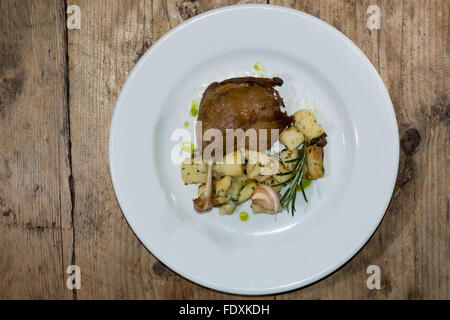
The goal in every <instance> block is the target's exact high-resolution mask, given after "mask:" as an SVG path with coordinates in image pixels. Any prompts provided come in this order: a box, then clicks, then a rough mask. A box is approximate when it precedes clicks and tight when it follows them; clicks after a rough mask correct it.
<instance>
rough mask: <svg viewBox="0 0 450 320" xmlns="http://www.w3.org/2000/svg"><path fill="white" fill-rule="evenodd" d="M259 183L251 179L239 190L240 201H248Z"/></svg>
mask: <svg viewBox="0 0 450 320" xmlns="http://www.w3.org/2000/svg"><path fill="white" fill-rule="evenodd" d="M257 186H258V185H257V184H256V182H255V181H250V182H249V183H247V184H246V185H245V186H244V187H243V188H242V189H241V191H240V192H239V196H238V203H241V202H244V201H247V200H248V199H250V197H251V196H252V193H253V190H255V189H256V187H257Z"/></svg>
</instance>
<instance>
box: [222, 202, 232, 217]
mask: <svg viewBox="0 0 450 320" xmlns="http://www.w3.org/2000/svg"><path fill="white" fill-rule="evenodd" d="M235 209H236V204H235V203H233V202H227V203H225V204H224V205H223V206H221V207H220V209H219V213H220V214H222V215H224V214H233V213H234V210H235Z"/></svg>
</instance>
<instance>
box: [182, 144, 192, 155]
mask: <svg viewBox="0 0 450 320" xmlns="http://www.w3.org/2000/svg"><path fill="white" fill-rule="evenodd" d="M181 150H183V151H184V152H186V153H189V154H190V155H192V154H193V153H194V150H195V146H194V145H193V144H192V143H191V142H189V141H183V142H181Z"/></svg>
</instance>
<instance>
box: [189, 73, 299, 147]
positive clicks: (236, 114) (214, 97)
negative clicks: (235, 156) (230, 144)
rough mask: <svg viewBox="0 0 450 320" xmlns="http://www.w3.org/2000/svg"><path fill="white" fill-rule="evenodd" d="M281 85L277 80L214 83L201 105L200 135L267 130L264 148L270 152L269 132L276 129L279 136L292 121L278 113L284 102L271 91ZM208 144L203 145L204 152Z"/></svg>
mask: <svg viewBox="0 0 450 320" xmlns="http://www.w3.org/2000/svg"><path fill="white" fill-rule="evenodd" d="M282 84H283V80H281V79H280V78H277V77H275V78H272V79H270V78H255V77H243V78H232V79H227V80H224V81H222V82H213V83H212V84H210V85H209V86H208V88H207V89H206V90H205V92H204V93H203V98H202V100H201V102H200V109H199V114H198V121H202V126H203V132H205V131H206V130H208V129H211V128H215V129H219V130H220V131H221V132H222V134H223V136H224V137H225V133H226V129H239V128H240V129H243V130H244V131H245V130H247V129H255V130H257V132H258V130H259V129H268V130H269V131H268V135H267V138H268V141H267V147H268V148H270V147H271V146H272V144H273V143H274V142H275V141H271V139H270V129H278V130H279V133H280V134H281V132H282V131H283V130H284V129H285V128H286V127H287V126H288V125H290V124H291V122H292V117H290V116H288V115H287V114H286V112H283V111H281V107H283V108H284V103H283V99H282V98H281V97H280V95H279V93H278V91H277V90H275V89H274V86H281V85H282ZM258 139H259V136H258ZM209 143H211V142H209V141H203V143H202V144H203V148H205V147H206V146H207V145H208V144H209ZM224 143H225V141H224ZM260 151H262V150H260Z"/></svg>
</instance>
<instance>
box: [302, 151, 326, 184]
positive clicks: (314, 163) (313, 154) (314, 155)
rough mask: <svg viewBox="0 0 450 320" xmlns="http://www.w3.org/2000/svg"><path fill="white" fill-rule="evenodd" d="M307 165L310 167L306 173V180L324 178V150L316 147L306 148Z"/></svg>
mask: <svg viewBox="0 0 450 320" xmlns="http://www.w3.org/2000/svg"><path fill="white" fill-rule="evenodd" d="M306 163H307V165H308V166H307V170H305V173H304V177H305V178H306V179H310V180H314V179H319V178H322V177H323V176H324V174H325V171H324V168H323V149H322V148H321V147H318V146H315V145H311V146H308V147H306Z"/></svg>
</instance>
